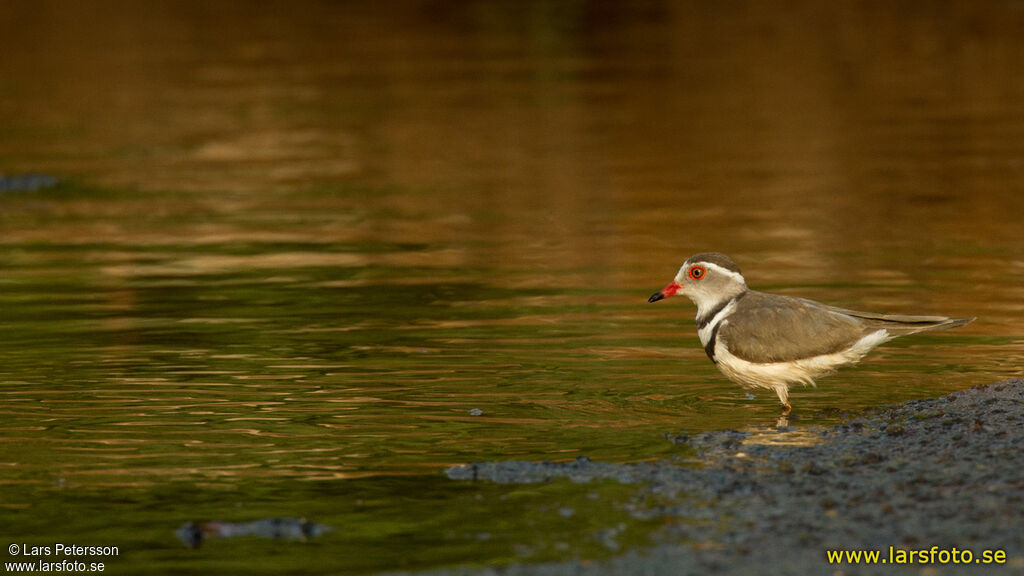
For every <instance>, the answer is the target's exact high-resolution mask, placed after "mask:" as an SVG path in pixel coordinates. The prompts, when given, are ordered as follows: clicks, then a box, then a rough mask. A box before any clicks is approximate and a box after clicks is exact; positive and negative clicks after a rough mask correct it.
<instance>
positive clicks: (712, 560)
mask: <svg viewBox="0 0 1024 576" xmlns="http://www.w3.org/2000/svg"><path fill="white" fill-rule="evenodd" d="M668 439H669V440H670V441H674V442H678V443H685V444H688V445H690V446H692V447H693V448H694V449H695V450H696V453H697V455H698V458H697V463H696V465H694V463H693V462H692V461H687V462H683V461H660V462H645V463H630V464H613V463H602V462H592V461H590V460H589V459H587V458H585V457H582V458H579V459H577V460H576V461H573V462H567V463H551V462H524V461H501V462H484V463H476V464H471V465H465V466H458V467H455V468H451V469H449V470H448V471H447V474H448V476H449V477H450V478H452V479H453V480H455V481H460V482H474V481H476V482H482V481H489V482H499V483H535V482H548V481H551V480H554V479H557V478H569V479H571V480H572V481H575V482H590V481H594V480H598V479H614V480H617V481H619V482H623V483H629V484H635V485H636V490H637V495H636V497H635V498H633V499H632V501H631V502H633V503H634V504H630V507H629V513H630V515H631V516H632V517H633V518H635V519H637V520H647V519H652V518H653V519H659V518H664V520H665V527H664V528H661V529H659V530H658V531H657V532H656V534H655V536H654V538H653V541H652V545H651V547H650V548H646V549H637V550H629V551H627V552H625V553H624V554H623V555H621V556H617V557H614V558H611V559H604V560H587V559H579V560H576V561H570V562H560V563H547V564H514V565H511V566H503V567H500V568H456V569H450V570H440V571H433V572H430V574H466V575H469V574H474V575H478V574H479V575H483V574H522V575H548V574H551V575H555V574H559V575H560V574H588V575H589V574H631V575H632V574H652V575H661V574H665V575H669V574H671V575H673V576H678V575H685V574H757V573H772V574H893V573H901V574H902V573H908V574H928V575H942V574H1004V573H1005V574H1010V573H1015V574H1020V573H1024V449H1022V447H1024V379H1013V380H1007V381H1003V382H999V383H996V384H991V385H984V386H977V387H975V388H971V389H968V390H963V391H959V392H954V393H952V394H949V395H947V396H943V397H939V398H934V399H926V400H917V401H912V402H907V403H904V404H901V405H898V406H891V407H883V408H879V409H874V410H871V411H868V412H865V413H862V414H859V415H857V416H854V417H851V418H849V419H847V420H845V421H844V423H843V424H840V425H838V426H834V427H830V428H824V427H822V428H815V427H806V426H801V427H791V426H780V427H778V428H772V429H769V430H766V431H765V432H764V433H757V434H754V433H750V432H737V431H722V432H711V433H701V434H697V435H694V436H692V437H686V436H676V437H668ZM650 502H658V504H657V505H650V504H647V503H650ZM933 546H937V547H938V549H939V550H945V551H948V552H949V553H952V551H953V549H954V548H956V549H957V550H958V551H963V550H969V551H971V553H972V555H973V560H975V561H980V560H982V554H983V553H984V551H986V550H989V551H997V550H1002V551H1004V552H1005V554H1006V558H1005V562H1003V563H999V564H990V565H985V564H983V563H972V564H962V563H961V564H945V565H942V564H938V563H934V564H932V563H929V564H923V563H920V562H915V563H913V564H901V565H899V566H893V565H892V563H891V562H893V560H890V559H889V558H890V556H889V554H890V547H893V548H892V550H893V553H894V556H892V558H893V559H899V556H898V554H900V551H901V550H902V551H911V550H915V551H916V550H921V549H925V550H930V549H931V548H932V547H933ZM830 549H846V550H855V549H867V550H879V551H881V558H884V559H886V560H887V563H886V564H875V565H865V564H860V565H854V564H849V563H843V564H834V565H830V564H829V563H828V562H827V561H826V550H830ZM937 557H939V556H937ZM958 557H961V558H962V552H961V553H960V554H959V555H958ZM939 558H941V557H939ZM904 559H906V556H904ZM996 559H998V557H996ZM915 560H920V557H918V558H916V559H915Z"/></svg>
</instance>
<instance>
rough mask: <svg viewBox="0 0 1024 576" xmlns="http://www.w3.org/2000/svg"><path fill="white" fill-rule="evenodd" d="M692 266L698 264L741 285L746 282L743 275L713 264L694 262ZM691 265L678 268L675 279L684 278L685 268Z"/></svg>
mask: <svg viewBox="0 0 1024 576" xmlns="http://www.w3.org/2000/svg"><path fill="white" fill-rule="evenodd" d="M693 264H699V265H701V266H703V267H704V268H707V269H708V270H714V271H715V272H718V273H719V274H722V275H724V276H729V277H731V278H732V279H733V280H735V281H737V282H742V283H743V284H746V283H747V281H746V280H745V279H744V278H743V274H740V273H739V272H734V271H732V270H729V269H728V268H723V267H721V266H719V265H718V264H715V263H713V262H694V263H693ZM693 264H683V265H682V267H680V268H679V274H676V277H677V278H685V277H686V268H687V266H692V265H693Z"/></svg>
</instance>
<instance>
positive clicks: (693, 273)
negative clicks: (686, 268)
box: [690, 266, 705, 280]
mask: <svg viewBox="0 0 1024 576" xmlns="http://www.w3.org/2000/svg"><path fill="white" fill-rule="evenodd" d="M704 272H705V270H704V267H703V266H694V267H693V268H690V278H693V279H694V280H700V279H701V278H703V277H704Z"/></svg>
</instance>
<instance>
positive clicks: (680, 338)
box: [0, 0, 1024, 519]
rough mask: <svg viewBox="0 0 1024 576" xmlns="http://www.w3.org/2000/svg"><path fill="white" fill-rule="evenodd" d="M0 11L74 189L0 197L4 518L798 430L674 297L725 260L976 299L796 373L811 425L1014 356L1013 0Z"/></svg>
mask: <svg viewBox="0 0 1024 576" xmlns="http://www.w3.org/2000/svg"><path fill="white" fill-rule="evenodd" d="M0 28H2V29H3V30H4V31H5V39H6V41H7V45H8V46H9V47H11V49H8V50H3V51H2V52H0V78H3V79H4V89H3V90H2V91H0V175H3V174H8V173H10V174H17V173H23V172H45V173H50V174H53V175H56V176H58V177H62V178H65V179H68V180H69V181H70V184H68V185H67V186H66V187H64V188H59V189H56V190H49V191H47V190H43V191H38V192H35V193H11V192H3V193H0V262H2V265H3V274H2V278H0V311H2V312H3V313H4V317H3V319H2V322H0V331H2V334H0V336H2V338H3V339H2V341H3V342H4V347H3V350H4V351H3V356H2V358H0V359H2V362H0V416H2V421H3V424H2V425H0V470H3V471H4V475H3V476H4V477H3V478H0V483H2V484H4V485H5V486H12V487H19V490H22V491H20V492H18V493H17V494H14V495H13V496H10V497H9V498H8V500H7V501H5V502H3V503H2V505H3V506H4V509H5V510H11V509H21V508H24V503H25V502H29V501H33V502H35V501H38V500H39V499H38V498H36V496H37V495H38V493H40V492H42V491H45V490H49V489H51V488H53V489H56V488H54V487H63V488H61V489H66V488H68V487H71V488H74V489H80V488H82V487H96V486H109V487H118V486H120V487H126V486H143V487H149V489H156V488H159V487H161V486H163V485H164V484H165V483H167V482H178V481H181V482H186V483H188V482H193V483H196V485H199V486H202V487H204V488H209V489H216V490H222V489H224V490H227V489H231V488H233V487H239V486H241V487H250V488H251V487H252V486H253V485H255V484H256V483H257V482H259V481H261V480H263V479H271V480H280V481H281V482H284V483H288V482H291V481H294V480H325V479H353V478H359V477H363V476H368V475H402V474H424V473H428V474H432V473H434V472H436V471H437V470H438V469H440V468H441V467H443V466H445V465H448V464H455V463H462V462H466V461H472V460H480V459H495V458H511V457H514V458H530V459H544V458H551V459H572V458H575V457H576V456H580V455H589V456H592V457H594V458H595V459H607V460H637V459H652V458H660V457H665V456H672V455H678V452H677V448H676V447H674V446H672V445H670V444H669V443H667V442H664V439H663V438H662V436H661V435H662V434H664V433H666V432H671V433H674V432H677V431H694V430H706V429H716V428H737V429H749V427H750V426H754V427H755V428H756V427H757V426H761V425H764V424H770V423H771V422H770V420H771V419H774V418H775V411H776V409H777V408H776V406H775V403H774V401H772V400H771V399H770V398H766V397H764V396H763V395H762V396H761V397H758V398H756V399H754V400H751V399H748V398H747V396H746V395H745V394H744V392H743V391H742V390H740V389H739V388H738V387H736V386H734V385H733V384H731V383H729V382H728V381H726V380H725V379H724V378H723V377H722V376H721V375H720V374H719V373H718V372H717V370H716V369H715V368H714V366H713V365H712V364H711V363H710V362H708V361H707V359H706V358H705V357H704V353H703V351H702V350H701V347H700V346H699V343H698V341H697V338H696V333H695V329H694V326H693V316H694V313H695V310H694V309H693V307H692V306H689V305H688V304H686V303H685V302H681V301H673V302H670V303H665V304H663V305H659V306H650V305H648V304H647V302H646V298H647V296H648V295H649V294H650V293H651V292H652V291H654V290H656V289H658V288H660V287H661V286H663V285H664V284H665V283H666V282H667V281H668V280H669V279H670V278H671V277H672V276H673V275H674V274H675V271H676V269H677V268H678V266H679V264H680V263H681V262H682V260H683V259H685V258H686V257H687V256H689V255H690V254H692V253H696V252H699V251H703V250H708V249H714V250H720V251H723V252H727V253H729V254H730V255H731V256H733V257H734V258H735V259H736V261H737V262H738V263H739V265H740V266H741V267H742V268H743V270H744V274H745V276H746V278H747V280H748V282H749V283H750V284H751V286H752V287H754V288H756V289H764V290H767V291H773V292H780V293H785V294H790V295H795V296H804V297H809V298H814V299H818V300H822V301H825V302H828V303H831V304H835V305H839V306H845V307H849V308H857V309H866V310H876V311H887V312H904V313H935V314H943V315H950V316H979V320H978V321H977V322H975V323H974V324H971V325H970V326H967V327H965V328H962V329H958V330H956V331H954V332H950V333H944V334H941V335H930V336H924V337H920V338H916V339H907V340H906V341H897V342H894V343H893V344H891V345H889V346H886V347H883V348H881V349H879V350H878V351H876V352H875V353H873V354H872V355H870V356H868V357H867V358H866V359H865V360H864V362H863V363H862V364H861V366H859V367H858V368H855V369H851V370H844V371H841V372H840V373H839V374H837V375H835V376H831V377H829V378H827V379H823V380H822V381H821V382H820V383H819V386H818V387H817V388H811V389H799V390H795V391H794V396H793V398H794V405H795V407H796V409H797V410H798V411H802V412H803V414H804V415H805V418H804V419H803V420H802V422H810V423H824V424H828V423H831V422H834V421H835V418H834V417H832V416H819V414H831V413H833V412H834V411H836V410H837V409H838V410H842V409H857V408H861V407H865V406H874V405H878V404H882V403H887V402H899V401H903V400H907V399H910V398H917V397H922V396H934V395H936V394H939V393H943V392H948V391H951V390H955V389H959V388H964V387H967V386H970V385H974V384H978V383H982V382H990V381H993V380H997V379H1000V378H1005V377H1008V376H1013V375H1020V373H1021V364H1022V362H1024V333H1022V329H1021V327H1022V326H1024V235H1022V234H1021V233H1020V230H1021V218H1022V216H1024V161H1022V160H1021V159H1022V158H1024V110H1022V107H1021V102H1024V75H1021V74H1020V73H1019V72H1020V71H1019V56H1020V53H1021V46H1022V45H1024V44H1022V42H1024V40H1022V39H1021V35H1020V34H1019V31H1020V30H1021V29H1024V11H1022V10H1021V8H1020V6H1019V5H1017V4H1015V3H1001V2H966V1H963V2H946V3H940V4H921V3H890V4H884V5H865V4H853V3H850V4H846V3H840V4H825V3H816V2H796V3H790V4H787V6H786V7H785V9H781V8H780V7H779V6H776V5H773V4H768V3H749V4H745V5H742V6H737V5H734V4H728V3H726V4H722V3H705V2H693V3H689V2H648V3H643V4H641V5H636V4H623V5H619V4H615V3H601V2H567V3H547V2H507V3H502V2H497V3H493V2H466V3H436V2H413V1H403V2H397V3H388V4H387V7H386V8H382V7H381V6H376V5H373V4H369V3H334V2H298V3H294V2H289V3H284V2H266V3H260V4H258V5H253V4H252V3H248V2H218V3H215V4H210V3H200V2H171V3H156V4H153V3H147V4H146V5H145V6H143V5H141V4H138V3H133V2H125V1H120V0H110V1H109V2H104V3H103V9H102V10H97V9H95V8H94V6H93V5H92V4H88V5H85V4H83V5H78V4H68V3H65V2H48V1H43V2H33V3H22V4H16V5H13V4H7V5H4V6H2V7H0ZM792 424H794V427H795V429H794V430H788V431H786V432H785V433H782V432H778V431H771V430H769V431H768V432H767V433H766V434H764V435H757V434H755V435H754V436H752V437H751V439H749V440H750V441H751V442H754V441H757V442H762V441H763V442H788V443H795V444H797V445H802V444H801V443H803V442H808V441H810V439H809V438H808V434H810V433H809V432H808V431H807V430H805V429H804V428H801V421H794V422H792ZM177 500H181V499H180V498H178V499H177ZM268 500H273V499H272V498H271V499H268ZM189 501H191V500H189ZM261 502H264V501H261ZM331 502H333V501H331ZM403 502H404V500H403ZM264 503H265V502H264ZM309 503H315V505H314V504H310V509H311V510H314V509H315V507H316V506H320V505H321V501H320V500H319V499H316V498H310V499H309ZM257 505H258V504H257ZM332 505H334V506H336V507H337V506H338V504H337V502H333V504H332ZM174 511H175V513H179V514H181V513H184V512H182V511H181V510H179V509H177V508H175V509H174ZM403 512H405V510H403ZM409 514H410V515H412V516H414V517H416V516H415V514H416V511H409ZM425 517H426V516H425V515H424V516H423V517H422V518H425ZM417 518H419V517H417ZM422 518H421V519H422Z"/></svg>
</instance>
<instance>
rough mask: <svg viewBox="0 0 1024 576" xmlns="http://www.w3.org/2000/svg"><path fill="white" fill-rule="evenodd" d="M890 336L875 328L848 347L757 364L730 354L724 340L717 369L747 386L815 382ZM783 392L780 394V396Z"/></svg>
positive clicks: (773, 387) (717, 350)
mask: <svg viewBox="0 0 1024 576" xmlns="http://www.w3.org/2000/svg"><path fill="white" fill-rule="evenodd" d="M891 338H892V337H891V336H890V335H889V333H888V332H886V331H885V330H878V331H875V332H872V333H871V334H868V335H867V336H865V337H863V338H861V339H860V340H858V341H857V343H856V344H854V345H853V346H851V347H850V348H848V349H846V350H843V351H840V352H834V353H832V354H822V355H820V356H812V357H810V358H802V359H800V360H793V361H790V362H770V363H764V364H759V363H755V362H748V361H746V360H743V359H741V358H737V357H736V356H733V354H732V353H731V352H730V351H729V349H728V347H727V346H726V345H725V343H724V342H721V341H719V342H718V345H717V347H716V348H715V360H717V361H718V369H719V370H721V371H722V374H725V375H726V376H727V377H728V378H729V379H730V380H732V381H733V382H736V383H738V384H740V385H742V386H745V387H749V388H767V389H771V390H775V391H778V390H779V389H780V388H788V387H789V386H790V385H791V384H811V385H813V384H814V379H815V378H817V377H819V376H824V375H826V374H829V373H831V372H833V371H835V370H836V369H837V368H839V367H841V366H847V365H850V364H855V363H857V362H858V361H859V360H860V359H861V358H863V357H864V355H865V354H867V353H868V352H870V351H871V349H873V348H874V347H876V346H878V345H879V344H881V343H883V342H885V341H887V340H890V339H891ZM781 396H782V395H781V394H780V397H781Z"/></svg>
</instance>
